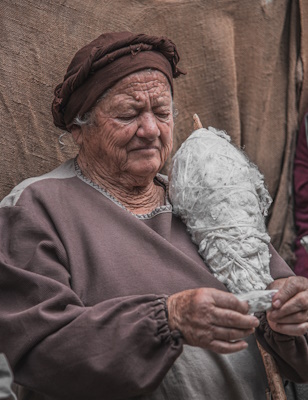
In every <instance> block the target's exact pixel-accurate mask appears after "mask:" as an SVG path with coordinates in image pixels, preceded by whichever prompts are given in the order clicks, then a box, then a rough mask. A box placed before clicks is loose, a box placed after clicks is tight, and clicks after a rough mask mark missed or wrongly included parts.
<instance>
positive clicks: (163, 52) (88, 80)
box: [52, 32, 184, 131]
mask: <svg viewBox="0 0 308 400" xmlns="http://www.w3.org/2000/svg"><path fill="white" fill-rule="evenodd" d="M179 59H180V57H179V55H178V52H177V50H176V47H175V44H174V43H173V42H172V41H171V40H169V39H168V38H166V37H156V36H149V35H145V34H137V35H136V34H133V33H130V32H116V33H104V34H103V35H101V36H99V37H98V38H97V39H95V40H93V41H92V42H91V43H89V44H87V45H86V46H84V47H83V48H81V49H80V50H79V51H78V52H77V53H76V54H75V56H74V57H73V59H72V61H71V63H70V65H69V67H68V69H67V72H66V75H65V76H64V79H63V82H62V83H60V84H59V85H57V87H56V88H55V92H54V94H55V98H54V100H53V103H52V114H53V119H54V124H55V125H56V126H57V127H59V128H61V129H63V130H68V131H70V129H71V127H72V125H73V122H74V119H75V118H76V117H77V115H78V116H80V117H82V116H83V115H84V114H85V113H86V112H88V111H90V110H91V109H92V107H93V106H94V105H95V103H96V101H97V100H98V99H99V97H100V96H101V95H102V94H103V93H104V92H105V91H106V90H107V89H109V88H110V87H112V86H113V85H114V84H115V83H116V82H117V81H118V80H120V79H122V78H124V77H125V76H127V75H129V74H131V73H133V72H136V71H139V70H141V69H146V68H153V69H157V70H159V71H161V72H162V73H164V74H165V75H166V77H167V78H168V80H169V82H170V85H171V90H172V91H173V82H172V81H173V78H176V77H178V76H179V75H181V74H184V72H182V71H181V70H180V69H178V68H177V63H178V62H179Z"/></svg>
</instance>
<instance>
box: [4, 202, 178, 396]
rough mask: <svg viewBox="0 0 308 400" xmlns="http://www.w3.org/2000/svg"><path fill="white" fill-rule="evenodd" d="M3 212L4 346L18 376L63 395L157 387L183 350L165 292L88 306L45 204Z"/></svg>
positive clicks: (120, 393)
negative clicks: (76, 287) (171, 321)
mask: <svg viewBox="0 0 308 400" xmlns="http://www.w3.org/2000/svg"><path fill="white" fill-rule="evenodd" d="M0 212H1V255H0V257H1V259H0V304H1V311H0V351H2V352H5V353H6V354H7V355H8V359H9V362H10V364H11V366H12V368H13V370H14V375H15V378H16V382H17V383H19V384H22V385H25V386H27V387H28V388H30V389H34V390H35V391H37V392H39V393H42V394H44V393H46V394H48V396H50V397H51V398H56V399H58V400H60V399H69V400H71V399H74V400H78V399H83V400H84V399H85V398H86V399H87V400H90V399H101V398H104V399H106V400H107V399H110V400H112V399H117V398H122V397H125V398H126V397H131V396H133V395H138V394H142V393H145V392H148V391H151V390H154V388H155V387H156V386H157V385H158V384H159V383H160V381H161V380H162V379H163V377H164V375H165V374H166V372H167V371H168V369H169V368H170V366H171V365H172V364H173V362H174V361H175V359H176V358H177V357H178V356H179V354H180V353H181V351H182V345H181V343H180V341H178V340H177V338H176V337H173V335H172V334H171V333H170V331H169V328H168V324H167V319H166V314H165V307H164V302H165V297H164V295H151V294H149V295H136V296H133V295H131V296H115V298H113V299H109V300H106V301H101V302H98V303H97V304H95V305H93V306H86V305H85V304H84V302H83V301H82V300H81V299H80V297H79V296H78V295H77V294H76V292H75V291H74V290H73V289H72V286H73V284H74V282H73V279H72V271H70V260H69V258H68V254H67V251H66V249H65V247H64V246H63V243H62V242H61V240H60V237H59V232H58V231H57V230H56V229H55V227H54V226H53V221H51V220H50V219H48V218H47V215H48V214H47V212H46V210H45V209H44V208H42V207H36V210H35V212H33V210H30V209H26V208H24V207H22V206H15V207H12V208H7V207H3V208H1V209H0ZM39 214H41V215H39ZM38 219H39V220H40V223H39V224H38V223H37V221H38ZM75 250H76V251H78V249H75ZM104 284H107V283H104ZM89 285H91V283H90V282H89ZM93 285H94V283H93ZM103 287H104V285H101V290H103Z"/></svg>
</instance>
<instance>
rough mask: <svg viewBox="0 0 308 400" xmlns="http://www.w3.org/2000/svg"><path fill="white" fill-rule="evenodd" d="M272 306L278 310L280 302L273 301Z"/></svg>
mask: <svg viewBox="0 0 308 400" xmlns="http://www.w3.org/2000/svg"><path fill="white" fill-rule="evenodd" d="M273 306H274V307H275V308H280V306H281V301H280V300H275V301H274V302H273Z"/></svg>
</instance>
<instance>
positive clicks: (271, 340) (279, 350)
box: [256, 313, 308, 383]
mask: <svg viewBox="0 0 308 400" xmlns="http://www.w3.org/2000/svg"><path fill="white" fill-rule="evenodd" d="M257 316H258V318H259V319H260V325H259V327H258V328H257V329H256V337H257V340H258V341H259V342H260V343H261V345H262V347H263V348H264V349H265V350H266V351H268V352H269V353H270V354H271V355H272V356H273V357H274V358H275V360H276V362H277V365H278V368H279V370H280V372H281V374H282V375H283V376H284V377H285V378H287V379H288V380H291V381H294V382H298V383H303V382H307V381H308V334H306V335H303V336H297V337H295V336H287V335H282V334H280V333H277V332H274V331H273V330H272V329H271V328H270V326H269V325H268V323H267V319H266V313H258V314H257Z"/></svg>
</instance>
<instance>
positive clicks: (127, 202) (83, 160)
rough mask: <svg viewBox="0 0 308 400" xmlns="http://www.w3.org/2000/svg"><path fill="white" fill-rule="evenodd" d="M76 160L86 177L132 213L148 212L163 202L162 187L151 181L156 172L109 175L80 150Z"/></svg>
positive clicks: (163, 191)
mask: <svg viewBox="0 0 308 400" xmlns="http://www.w3.org/2000/svg"><path fill="white" fill-rule="evenodd" d="M77 162H78V165H79V168H80V169H81V171H82V173H83V175H84V176H85V177H86V178H88V179H90V180H91V181H92V182H94V183H95V184H97V185H99V186H100V187H102V188H104V189H105V190H107V191H108V192H109V193H110V194H111V195H112V196H113V197H115V198H116V199H117V200H118V201H119V202H120V203H121V204H122V205H123V206H124V207H125V208H126V209H128V210H129V211H131V212H132V213H134V214H148V213H150V212H152V211H153V210H154V209H155V208H157V207H159V206H162V205H164V203H165V190H164V188H163V187H162V186H160V185H156V184H155V183H154V181H153V179H154V177H155V175H156V173H153V174H152V175H151V176H146V177H142V176H140V177H132V176H127V175H124V174H120V173H119V174H116V175H115V176H111V175H110V173H107V172H106V171H104V169H103V167H102V166H101V165H99V164H97V163H95V162H94V161H93V159H91V161H90V160H88V159H87V157H86V155H85V153H84V152H82V150H81V151H80V152H79V155H78V158H77Z"/></svg>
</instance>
